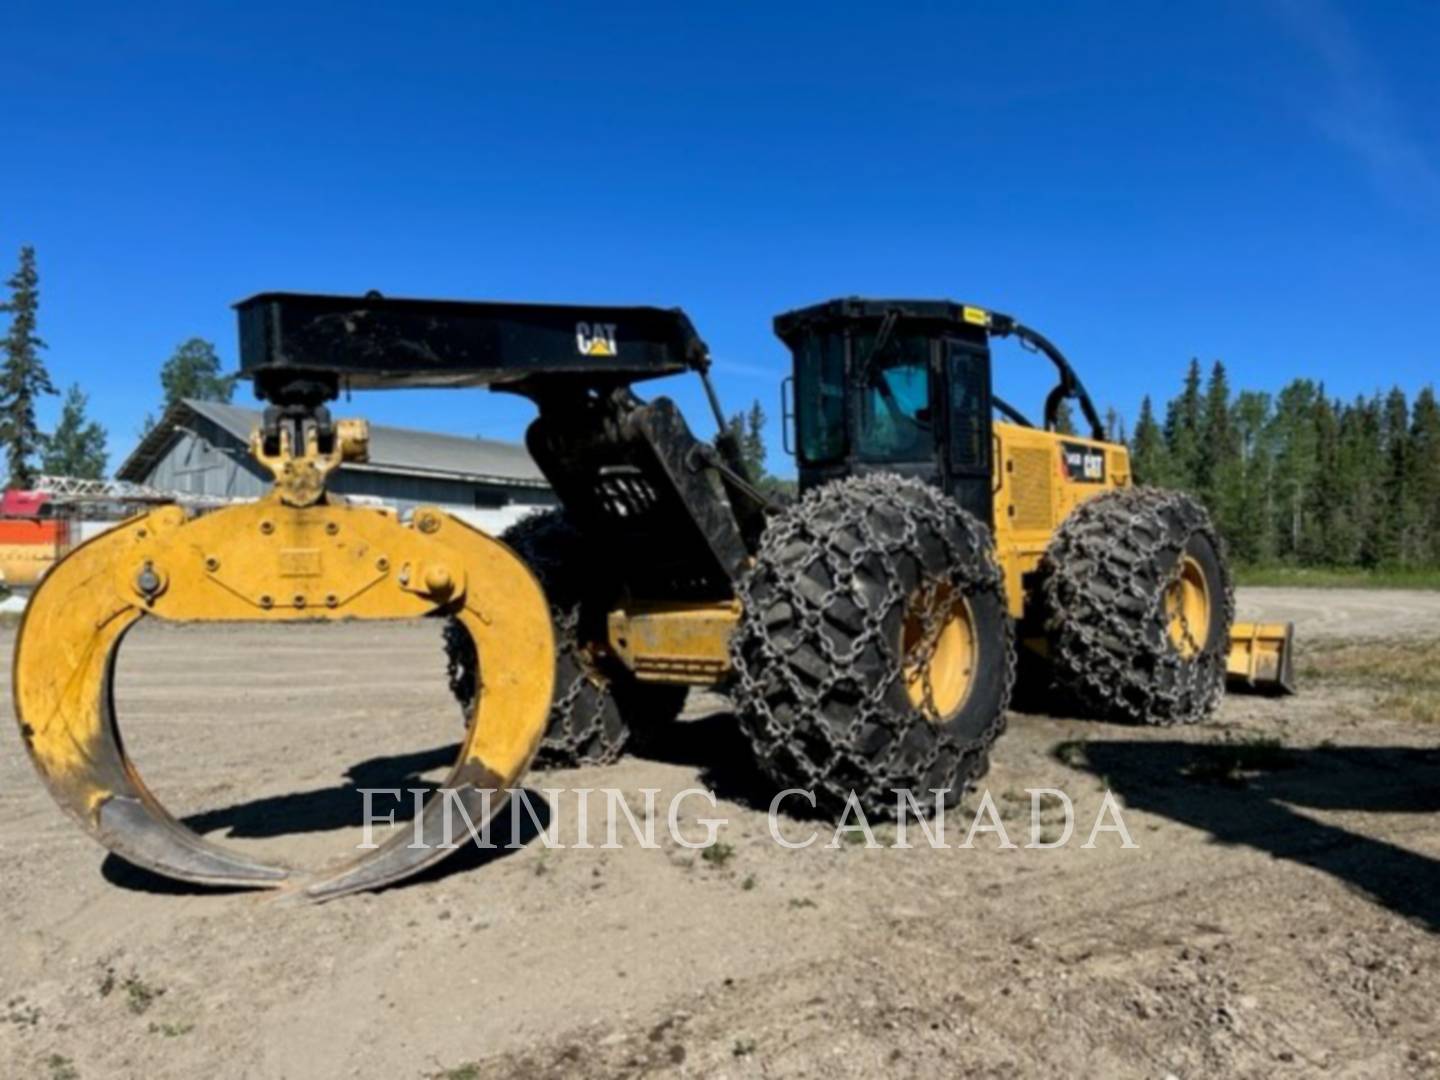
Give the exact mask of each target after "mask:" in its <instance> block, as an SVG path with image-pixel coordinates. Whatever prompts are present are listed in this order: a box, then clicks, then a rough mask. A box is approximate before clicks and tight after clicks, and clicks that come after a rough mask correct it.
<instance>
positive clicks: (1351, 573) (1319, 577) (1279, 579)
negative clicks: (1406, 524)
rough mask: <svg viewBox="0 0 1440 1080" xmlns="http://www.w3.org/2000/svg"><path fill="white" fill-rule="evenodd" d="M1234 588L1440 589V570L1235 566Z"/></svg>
mask: <svg viewBox="0 0 1440 1080" xmlns="http://www.w3.org/2000/svg"><path fill="white" fill-rule="evenodd" d="M1234 573H1235V584H1237V585H1275V586H1281V587H1286V586H1290V587H1294V586H1299V587H1302V588H1315V589H1440V569H1434V570H1400V569H1383V568H1381V569H1373V570H1366V569H1360V568H1358V567H1350V566H1336V567H1324V566H1238V567H1236V568H1235V571H1234Z"/></svg>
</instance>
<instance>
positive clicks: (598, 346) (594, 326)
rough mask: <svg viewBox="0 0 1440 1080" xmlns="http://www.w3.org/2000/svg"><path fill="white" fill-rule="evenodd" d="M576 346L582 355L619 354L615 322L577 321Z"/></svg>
mask: <svg viewBox="0 0 1440 1080" xmlns="http://www.w3.org/2000/svg"><path fill="white" fill-rule="evenodd" d="M575 347H576V348H577V349H579V350H580V355H581V356H618V355H619V354H620V349H619V346H617V345H616V344H615V324H614V323H588V322H582V323H576V324H575Z"/></svg>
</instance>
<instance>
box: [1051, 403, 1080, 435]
mask: <svg viewBox="0 0 1440 1080" xmlns="http://www.w3.org/2000/svg"><path fill="white" fill-rule="evenodd" d="M1055 430H1056V431H1057V432H1059V433H1060V434H1061V435H1074V434H1075V411H1074V410H1073V409H1072V408H1070V399H1069V398H1061V399H1060V407H1059V408H1058V409H1056V410H1055Z"/></svg>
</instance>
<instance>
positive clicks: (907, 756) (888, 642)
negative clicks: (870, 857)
mask: <svg viewBox="0 0 1440 1080" xmlns="http://www.w3.org/2000/svg"><path fill="white" fill-rule="evenodd" d="M937 542H938V545H939V546H940V548H941V549H942V550H943V565H944V566H945V567H946V568H947V569H946V571H945V573H944V575H943V576H941V577H934V576H930V577H926V578H925V579H923V580H922V581H921V582H920V583H919V588H918V590H917V589H915V588H914V587H913V586H907V584H906V582H905V581H904V574H903V573H902V568H904V567H905V565H906V563H907V562H909V563H912V564H913V565H914V567H915V568H916V570H917V571H919V570H922V569H923V568H924V566H925V563H926V559H925V554H926V549H927V548H929V549H930V550H931V551H932V552H933V551H934V549H935V547H936V545H937ZM877 569H878V571H879V572H878V573H877V572H876V571H877ZM827 581H828V582H829V584H828V586H827V585H825V584H824V583H825V582H827ZM867 584H868V585H869V586H870V587H869V588H868V589H867V588H866V585H867ZM876 584H878V585H879V586H880V587H881V591H880V593H879V595H878V596H876V595H875V585H876ZM946 589H948V590H950V591H951V595H952V596H957V597H972V598H973V597H977V596H981V595H984V594H986V593H989V594H992V595H993V596H994V597H995V598H996V600H997V602H998V603H999V605H1000V610H1001V611H1002V612H1004V611H1005V610H1006V609H1005V586H1004V577H1003V575H1002V574H1001V572H1000V569H999V567H998V565H997V564H996V561H995V557H994V553H993V543H992V540H991V537H990V532H989V530H988V529H987V528H986V527H985V526H984V525H982V524H981V523H980V522H979V521H977V520H976V519H975V518H973V517H972V516H971V515H969V514H968V513H966V512H965V511H964V510H962V509H961V508H960V507H959V506H958V505H956V504H955V503H954V502H953V501H952V500H951V499H949V498H948V497H946V496H945V495H943V494H942V493H941V492H940V491H938V490H937V489H935V488H934V487H932V486H930V485H928V484H925V483H922V482H921V481H919V480H914V479H910V478H904V477H900V476H896V475H893V474H870V475H866V476H860V477H850V478H847V479H844V480H839V481H835V482H832V483H830V484H827V485H825V486H824V487H821V488H818V489H816V490H813V491H811V492H809V493H807V494H806V495H805V496H804V497H803V499H801V500H800V501H799V502H798V503H796V504H793V505H792V506H790V507H788V508H786V509H785V510H784V511H783V512H782V513H780V514H778V515H776V516H775V517H773V518H772V519H771V520H770V522H769V523H768V525H767V527H766V530H765V534H764V536H763V537H762V539H761V542H760V549H759V552H758V553H757V556H756V560H755V564H754V566H753V568H752V570H751V572H750V573H749V574H747V575H746V576H745V578H744V579H743V580H742V581H741V582H740V584H739V588H738V592H739V594H740V599H741V601H742V605H743V615H742V618H741V623H740V626H739V628H738V630H737V632H736V634H735V635H734V637H733V639H732V643H731V661H732V665H733V668H734V682H733V685H732V693H733V695H734V696H735V698H736V701H737V705H738V706H739V707H738V710H737V711H738V712H739V714H740V722H741V726H742V728H743V729H744V731H745V733H746V735H747V736H748V737H749V739H750V742H751V746H752V748H753V750H754V752H755V756H756V759H757V761H758V763H759V764H760V766H761V768H762V770H763V771H764V772H766V773H767V774H768V775H769V776H770V778H771V779H772V780H774V781H776V782H778V783H782V784H787V785H796V786H800V787H804V788H806V789H807V790H813V791H815V793H816V796H817V803H818V802H819V801H820V800H821V799H824V802H825V804H828V807H829V808H831V809H834V808H836V807H838V806H841V805H843V804H844V801H845V797H846V794H847V793H848V792H849V791H850V790H851V785H849V784H848V783H846V782H845V777H844V776H842V775H837V774H839V773H841V772H843V773H845V774H847V775H849V776H851V777H859V778H860V779H861V780H862V782H863V783H864V785H865V788H866V790H865V791H864V792H860V791H857V795H860V796H861V802H862V806H863V807H864V809H865V811H866V813H867V814H886V813H887V812H888V813H889V814H893V813H894V809H895V807H894V803H893V796H892V795H891V794H890V789H891V788H892V787H903V786H909V785H911V784H913V783H915V782H917V781H920V780H923V779H925V778H927V777H928V778H930V779H932V780H934V779H935V774H937V773H940V774H943V776H944V778H945V784H948V785H949V786H951V787H953V788H954V789H955V790H954V791H953V792H952V795H951V798H952V799H955V800H958V799H959V797H960V796H961V795H962V794H963V793H964V791H965V790H966V789H967V788H968V787H969V786H970V785H971V784H972V783H973V782H974V781H975V780H977V779H978V778H979V777H980V776H982V775H984V772H985V769H986V768H987V767H988V753H987V752H988V750H989V747H990V746H991V744H993V743H994V741H995V739H996V738H998V737H999V735H1000V733H1001V732H1002V731H1003V730H1004V727H1005V707H1006V705H1007V704H1008V702H1009V698H1010V692H1011V689H1012V688H1013V686H1014V681H1015V648H1014V633H1013V629H1012V627H1011V621H1010V619H1009V618H1008V616H1007V617H1005V618H1004V619H1002V625H1003V627H1004V635H1005V637H1004V641H1005V644H1004V651H1005V660H1004V664H1005V670H1004V674H1003V678H1004V686H1003V691H1002V696H1001V699H1000V707H999V709H998V712H997V716H996V717H995V719H994V720H993V722H992V723H991V724H990V725H989V726H988V727H987V728H986V729H985V731H984V732H983V733H981V734H980V735H979V736H978V737H976V738H974V739H971V740H962V739H960V738H958V737H956V736H955V735H952V734H949V733H945V732H943V731H941V730H940V729H938V728H936V727H933V726H932V725H931V724H930V723H929V722H928V721H927V719H926V714H928V715H929V716H931V717H934V716H938V714H939V710H938V709H937V708H936V706H935V701H934V691H933V688H932V687H931V685H930V680H929V678H928V673H927V677H926V678H925V682H924V699H925V700H924V704H923V706H922V708H921V709H919V710H916V709H914V708H913V707H910V708H906V709H903V710H897V708H896V707H895V705H894V704H892V702H891V697H892V695H893V693H894V691H895V684H896V682H897V681H900V680H903V679H904V678H905V673H906V671H913V670H914V669H915V667H916V665H922V670H923V666H924V665H926V664H927V661H928V660H929V659H930V658H931V656H933V654H934V651H935V648H936V645H937V643H938V641H939V637H940V633H941V631H942V630H943V628H944V625H945V622H946V616H947V614H949V613H950V612H951V611H952V610H953V603H944V602H939V597H940V595H941V593H942V591H943V590H946ZM907 592H909V593H910V595H907ZM897 604H904V605H906V607H905V615H906V616H907V617H914V618H919V620H920V623H921V633H920V635H919V638H920V640H919V643H918V646H916V647H915V648H913V649H911V650H910V652H909V654H908V655H900V652H901V649H900V647H899V644H900V643H899V642H896V641H894V640H892V638H893V636H894V630H893V622H892V623H891V625H890V626H889V627H887V626H886V623H887V621H889V619H890V617H891V612H892V611H893V610H894V607H895V605H897ZM845 624H848V625H845ZM837 639H841V640H837ZM816 653H818V654H819V657H820V659H821V661H822V665H821V666H822V668H823V670H821V671H816V670H815V667H814V664H813V663H811V662H810V660H811V656H812V655H814V654H816ZM877 657H878V658H879V659H880V667H881V669H882V673H881V674H880V675H879V677H876V678H873V679H871V681H870V683H869V685H868V687H867V688H865V689H864V690H863V691H862V692H860V693H859V695H858V703H856V704H855V705H854V707H853V716H852V717H851V718H850V720H849V721H848V723H845V722H843V721H842V720H841V719H840V718H837V717H833V716H831V715H827V711H826V708H827V704H829V703H831V702H835V701H840V700H853V699H854V698H855V697H856V691H857V689H858V688H859V682H860V678H863V676H858V677H857V671H856V668H857V665H862V664H863V665H867V666H869V667H872V668H873V667H874V666H875V659H876V658H877ZM901 693H902V694H903V693H904V690H903V688H902V690H901ZM907 704H908V699H907ZM787 706H788V708H787ZM842 724H843V726H842ZM916 725H921V726H923V728H924V729H925V730H928V731H930V732H933V733H935V737H934V738H933V739H932V740H930V745H929V746H928V748H924V749H923V750H917V748H915V747H914V745H913V744H911V745H910V746H907V740H906V736H907V735H908V734H910V733H911V732H912V731H913V730H914V729H915V727H916ZM876 728H881V729H883V730H884V731H885V732H886V734H887V735H888V739H886V740H885V747H884V749H883V751H882V752H881V753H880V754H878V755H873V754H867V753H866V752H865V751H864V749H863V746H864V744H865V743H867V742H873V741H874V740H873V736H874V732H875V729H876ZM817 738H818V740H819V741H820V742H821V743H826V744H828V745H827V746H825V747H824V749H825V750H826V751H828V753H827V755H826V757H825V759H823V760H818V761H817V760H814V756H813V755H812V754H811V753H809V752H807V748H808V747H811V746H813V745H815V743H816V741H817ZM923 741H924V740H922V742H923ZM837 765H838V766H841V768H840V769H836V766H837ZM945 784H935V785H933V786H945ZM881 794H883V795H884V796H885V797H887V798H889V799H890V801H889V802H885V801H882V800H879V799H877V798H875V796H878V795H881ZM867 796H869V798H868V799H867V798H866V797H867ZM867 802H868V803H869V805H866V803H867Z"/></svg>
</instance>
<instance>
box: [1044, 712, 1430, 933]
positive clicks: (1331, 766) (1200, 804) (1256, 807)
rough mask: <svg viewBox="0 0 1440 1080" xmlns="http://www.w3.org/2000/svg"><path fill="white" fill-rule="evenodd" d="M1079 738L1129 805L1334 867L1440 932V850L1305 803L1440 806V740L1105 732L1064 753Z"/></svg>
mask: <svg viewBox="0 0 1440 1080" xmlns="http://www.w3.org/2000/svg"><path fill="white" fill-rule="evenodd" d="M1076 747H1083V752H1084V760H1085V763H1086V765H1087V766H1088V768H1089V769H1090V770H1092V771H1093V772H1094V773H1095V774H1096V775H1098V776H1100V777H1103V778H1104V779H1105V781H1106V783H1107V785H1108V786H1109V787H1110V788H1112V789H1113V790H1114V791H1115V792H1116V793H1117V794H1119V795H1121V796H1122V797H1123V798H1124V801H1125V804H1126V805H1127V806H1129V807H1133V808H1134V809H1137V810H1144V811H1147V812H1150V813H1154V814H1160V815H1162V816H1164V817H1168V818H1170V819H1171V820H1172V821H1178V822H1181V823H1182V824H1185V825H1189V826H1192V827H1194V828H1197V829H1203V830H1204V831H1205V832H1208V833H1209V834H1210V835H1211V836H1212V837H1214V838H1215V840H1217V841H1218V842H1220V843H1222V844H1237V845H1238V844H1244V845H1246V846H1248V847H1252V848H1255V849H1256V850H1259V851H1265V852H1268V853H1269V854H1271V855H1272V856H1274V857H1275V858H1277V859H1285V860H1288V861H1290V862H1294V863H1298V864H1299V865H1302V866H1308V867H1310V868H1312V869H1314V870H1319V871H1321V872H1323V873H1326V874H1329V875H1330V876H1331V877H1334V878H1336V879H1337V880H1339V881H1341V882H1343V883H1345V884H1346V885H1347V886H1349V887H1350V888H1352V889H1354V890H1355V891H1357V892H1360V893H1362V894H1364V895H1366V896H1368V897H1370V898H1371V899H1372V900H1373V901H1374V902H1375V903H1377V904H1380V905H1381V906H1383V907H1385V908H1388V909H1389V910H1391V911H1393V912H1395V913H1396V914H1397V915H1401V916H1404V917H1405V918H1408V919H1412V920H1415V921H1416V922H1418V923H1420V924H1421V925H1423V926H1424V927H1426V928H1427V929H1428V930H1430V931H1431V932H1432V933H1440V860H1436V859H1433V858H1430V857H1429V856H1426V855H1421V854H1419V853H1417V852H1414V851H1409V850H1407V849H1405V848H1403V847H1400V846H1398V845H1396V844H1393V843H1391V842H1389V841H1386V840H1378V839H1375V838H1372V837H1368V836H1363V835H1361V834H1359V833H1355V832H1352V831H1350V830H1348V829H1344V828H1340V827H1339V826H1336V825H1331V824H1327V823H1325V822H1321V821H1316V820H1314V819H1313V818H1311V817H1309V816H1307V815H1306V814H1305V813H1304V811H1305V810H1312V811H1321V812H1324V811H1345V810H1349V811H1354V812H1358V813H1374V814H1434V813H1436V812H1437V811H1440V750H1428V749H1410V748H1404V747H1376V746H1335V747H1323V748H1317V749H1289V748H1285V747H1276V746H1271V745H1268V744H1263V745H1247V744H1243V743H1237V744H1208V745H1205V744H1194V743H1184V742H1171V741H1165V742H1147V741H1141V740H1134V741H1128V740H1106V739H1097V740H1093V741H1087V742H1084V743H1069V744H1066V743H1062V744H1061V745H1060V746H1059V747H1057V751H1056V753H1057V756H1058V757H1061V759H1062V760H1067V761H1073V760H1074V758H1075V754H1074V749H1075V748H1076ZM1077 764H1078V762H1077Z"/></svg>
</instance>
